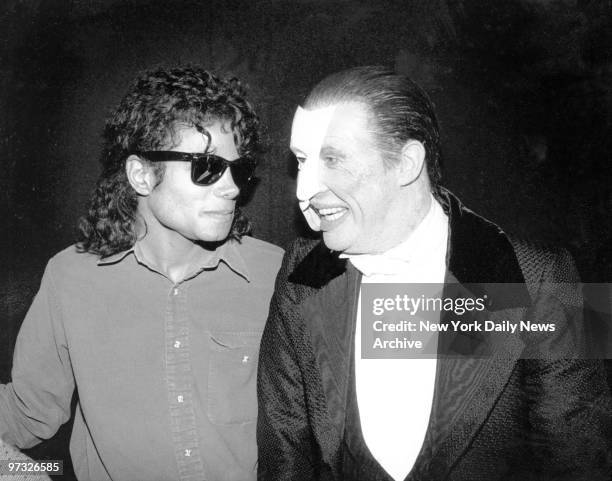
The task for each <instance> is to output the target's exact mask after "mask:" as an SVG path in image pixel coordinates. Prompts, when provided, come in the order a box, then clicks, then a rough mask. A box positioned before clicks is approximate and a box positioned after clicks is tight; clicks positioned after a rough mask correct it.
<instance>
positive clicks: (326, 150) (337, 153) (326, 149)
mask: <svg viewBox="0 0 612 481" xmlns="http://www.w3.org/2000/svg"><path fill="white" fill-rule="evenodd" d="M320 155H321V156H322V157H324V156H334V157H340V158H341V159H343V158H344V157H346V154H345V153H344V152H343V151H342V150H338V149H337V148H336V147H331V146H329V145H324V146H323V147H321V154H320Z"/></svg>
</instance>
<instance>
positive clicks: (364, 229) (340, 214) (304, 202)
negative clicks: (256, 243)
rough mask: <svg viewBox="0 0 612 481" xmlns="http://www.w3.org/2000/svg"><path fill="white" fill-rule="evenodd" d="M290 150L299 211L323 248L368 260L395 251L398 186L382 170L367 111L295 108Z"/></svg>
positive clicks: (351, 105) (356, 106)
mask: <svg viewBox="0 0 612 481" xmlns="http://www.w3.org/2000/svg"><path fill="white" fill-rule="evenodd" d="M291 150H292V151H293V153H294V154H295V156H296V158H297V160H298V169H299V170H298V180H297V197H298V200H299V201H300V208H301V209H302V212H303V213H304V216H305V217H306V220H307V221H308V224H309V225H310V227H311V228H312V229H314V230H320V231H322V232H323V241H324V242H325V245H326V246H327V247H329V248H330V249H332V250H335V251H340V252H343V253H345V254H372V253H378V252H384V251H385V250H387V249H388V248H390V247H392V246H393V245H395V243H396V237H397V235H396V231H397V229H398V226H397V222H398V220H397V219H395V218H394V217H395V215H396V213H397V212H398V208H397V207H398V201H399V194H400V183H399V182H398V180H397V175H396V172H395V170H394V169H393V168H390V169H386V168H385V166H384V162H383V158H382V156H381V153H380V152H379V151H378V149H377V148H376V145H375V143H374V138H373V133H372V132H371V131H370V129H369V128H368V110H367V108H366V107H365V106H363V105H362V104H358V103H349V104H339V105H335V106H331V107H326V108H322V109H316V110H305V109H302V108H298V111H297V112H296V115H295V117H294V121H293V127H292V132H291Z"/></svg>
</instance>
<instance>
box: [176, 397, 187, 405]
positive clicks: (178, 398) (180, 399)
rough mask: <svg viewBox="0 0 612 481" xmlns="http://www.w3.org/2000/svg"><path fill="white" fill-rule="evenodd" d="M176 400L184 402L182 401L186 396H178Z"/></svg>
mask: <svg viewBox="0 0 612 481" xmlns="http://www.w3.org/2000/svg"><path fill="white" fill-rule="evenodd" d="M176 400H177V401H178V402H180V403H182V402H183V401H184V400H185V398H183V396H178V397H177V398H176Z"/></svg>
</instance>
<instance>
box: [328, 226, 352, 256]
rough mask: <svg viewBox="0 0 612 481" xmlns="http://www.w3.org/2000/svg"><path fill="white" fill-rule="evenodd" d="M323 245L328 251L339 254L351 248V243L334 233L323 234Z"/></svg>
mask: <svg viewBox="0 0 612 481" xmlns="http://www.w3.org/2000/svg"><path fill="white" fill-rule="evenodd" d="M323 243H324V244H325V246H326V247H327V248H328V249H330V250H332V251H337V252H344V251H345V250H346V249H347V248H348V247H349V243H348V242H347V241H346V240H345V239H342V238H341V237H340V236H338V235H337V234H335V233H334V232H333V231H332V232H323Z"/></svg>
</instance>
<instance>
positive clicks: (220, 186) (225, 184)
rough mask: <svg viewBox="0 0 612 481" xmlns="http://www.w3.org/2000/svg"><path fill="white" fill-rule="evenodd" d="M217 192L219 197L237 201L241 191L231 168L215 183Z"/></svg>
mask: <svg viewBox="0 0 612 481" xmlns="http://www.w3.org/2000/svg"><path fill="white" fill-rule="evenodd" d="M215 192H216V194H217V195H218V196H219V197H223V198H225V199H235V198H236V197H238V194H240V189H239V188H238V186H237V185H236V183H235V182H234V178H233V177H232V171H231V169H230V168H229V167H228V168H227V169H225V172H223V175H222V176H221V178H220V179H219V180H218V181H217V182H215Z"/></svg>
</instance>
